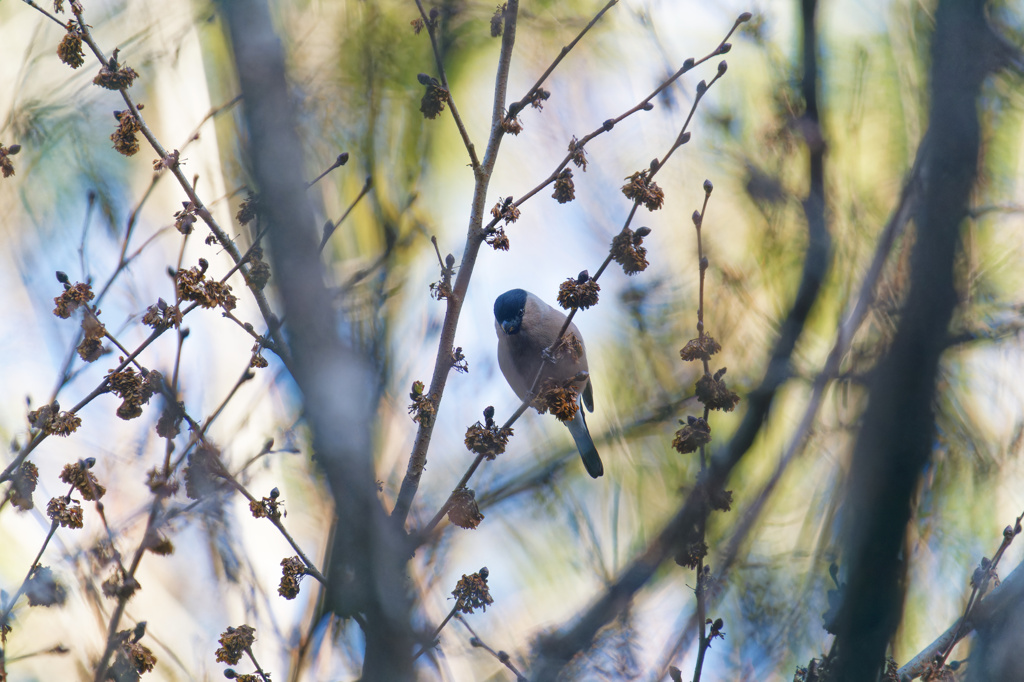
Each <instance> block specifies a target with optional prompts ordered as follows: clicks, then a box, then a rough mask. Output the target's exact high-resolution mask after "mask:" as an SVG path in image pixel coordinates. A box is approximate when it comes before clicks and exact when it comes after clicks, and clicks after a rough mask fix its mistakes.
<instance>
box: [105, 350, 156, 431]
mask: <svg viewBox="0 0 1024 682" xmlns="http://www.w3.org/2000/svg"><path fill="white" fill-rule="evenodd" d="M120 360H121V362H124V358H120ZM162 382H163V375H162V374H160V372H158V371H156V370H150V371H149V372H146V373H145V374H141V373H137V372H136V371H135V370H134V369H133V368H131V367H125V368H124V369H122V370H121V371H120V372H115V371H113V370H111V371H110V372H108V373H107V384H108V385H109V386H110V392H111V393H113V394H114V395H116V396H118V397H119V398H121V400H122V401H123V402H122V403H121V406H120V407H118V408H117V416H118V417H120V418H121V419H124V420H126V421H127V420H129V419H135V418H136V417H140V416H142V406H143V405H146V404H148V403H149V399H150V398H152V397H153V394H154V393H157V392H158V391H159V390H160V387H161V383H162Z"/></svg>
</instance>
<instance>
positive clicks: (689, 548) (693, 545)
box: [676, 537, 708, 569]
mask: <svg viewBox="0 0 1024 682" xmlns="http://www.w3.org/2000/svg"><path fill="white" fill-rule="evenodd" d="M707 555H708V544H707V543H706V542H704V541H703V540H702V539H700V538H699V537H697V538H694V539H692V540H690V541H689V542H687V543H686V544H685V545H684V546H683V548H682V549H681V550H680V551H679V553H678V554H676V563H677V564H679V565H680V566H685V567H687V568H691V569H692V568H697V564H698V563H700V560H701V559H703V558H704V557H706V556H707Z"/></svg>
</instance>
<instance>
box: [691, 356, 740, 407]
mask: <svg viewBox="0 0 1024 682" xmlns="http://www.w3.org/2000/svg"><path fill="white" fill-rule="evenodd" d="M725 370H726V368H725V367H723V368H722V369H720V370H718V371H717V372H715V375H714V376H711V375H710V374H705V375H704V376H702V377H701V378H700V379H698V380H697V391H696V392H697V400H699V401H700V402H702V403H703V404H704V406H705V407H707V408H708V409H709V410H724V411H726V412H732V410H733V408H735V407H736V403H738V402H739V401H740V397H739V396H738V395H736V394H735V393H733V392H732V391H730V390H729V388H728V387H727V386H726V385H725V379H723V378H722V377H723V376H724V375H725Z"/></svg>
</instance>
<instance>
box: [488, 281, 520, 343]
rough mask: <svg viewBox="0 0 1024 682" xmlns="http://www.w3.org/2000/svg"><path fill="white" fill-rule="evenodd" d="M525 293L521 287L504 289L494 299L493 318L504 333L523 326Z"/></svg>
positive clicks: (514, 330) (514, 331) (516, 330)
mask: <svg viewBox="0 0 1024 682" xmlns="http://www.w3.org/2000/svg"><path fill="white" fill-rule="evenodd" d="M526 297H527V293H526V292H525V291H523V290H522V289H512V290H511V291H506V292H505V293H503V294H502V295H501V296H499V297H498V298H497V299H495V301H494V320H495V321H496V322H497V323H498V325H499V326H500V327H501V329H502V331H504V332H505V333H506V334H509V335H512V334H517V333H518V332H519V329H520V327H522V326H523V311H524V310H525V309H526Z"/></svg>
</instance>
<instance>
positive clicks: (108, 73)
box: [92, 57, 139, 90]
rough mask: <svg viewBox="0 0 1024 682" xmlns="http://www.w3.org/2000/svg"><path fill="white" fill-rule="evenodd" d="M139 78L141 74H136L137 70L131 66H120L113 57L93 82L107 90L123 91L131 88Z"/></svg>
mask: <svg viewBox="0 0 1024 682" xmlns="http://www.w3.org/2000/svg"><path fill="white" fill-rule="evenodd" d="M138 77H139V74H137V73H136V72H135V69H133V68H132V67H130V66H120V65H118V63H117V59H116V57H112V58H111V60H110V63H109V64H107V65H106V66H104V67H103V68H102V69H100V72H99V73H98V74H96V77H95V78H93V79H92V82H93V83H95V84H96V85H98V86H100V87H101V88H106V89H107V90H121V89H122V88H127V87H131V84H132V83H134V82H135V79H136V78H138Z"/></svg>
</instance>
